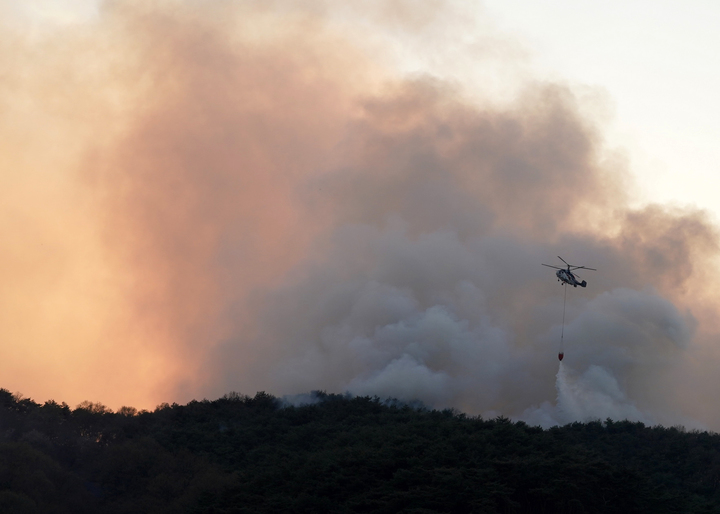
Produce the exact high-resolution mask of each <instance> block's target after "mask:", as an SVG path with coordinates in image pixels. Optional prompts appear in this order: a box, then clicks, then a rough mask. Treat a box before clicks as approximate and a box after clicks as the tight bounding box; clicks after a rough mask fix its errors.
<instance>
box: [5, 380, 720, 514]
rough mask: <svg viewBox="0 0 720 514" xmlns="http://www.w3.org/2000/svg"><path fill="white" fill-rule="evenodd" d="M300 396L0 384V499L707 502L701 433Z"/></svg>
mask: <svg viewBox="0 0 720 514" xmlns="http://www.w3.org/2000/svg"><path fill="white" fill-rule="evenodd" d="M313 395H314V400H315V403H313V404H311V405H303V406H299V407H293V406H287V405H283V403H282V402H281V401H279V400H278V399H277V398H275V397H273V396H272V395H269V394H267V393H264V392H260V393H257V394H256V395H255V396H253V397H250V396H244V395H240V394H237V393H230V394H228V395H225V396H223V397H222V398H219V399H217V400H214V401H208V400H203V401H192V402H190V403H188V404H187V405H178V404H172V405H168V404H162V405H159V406H158V407H157V408H156V409H155V410H154V411H152V412H149V411H137V410H136V409H134V408H132V407H123V408H121V409H119V410H118V411H117V412H112V411H111V410H110V409H108V408H106V407H104V406H103V405H101V404H97V403H95V404H94V403H90V402H84V403H82V404H80V405H78V406H77V407H76V408H74V409H71V408H70V407H69V406H68V405H66V404H65V403H61V404H58V403H56V402H54V401H48V402H45V403H44V404H38V403H36V402H34V401H32V400H31V399H27V398H22V397H21V396H19V395H13V394H11V393H10V392H9V391H7V390H5V389H0V512H3V513H43V514H45V513H66V512H67V513H85V512H87V513H112V514H114V513H118V514H119V513H142V512H147V513H164V512H167V513H178V512H188V513H218V514H220V513H228V514H229V513H246V512H247V513H250V512H253V513H254V512H273V513H276V512H298V513H300V512H388V513H390V512H415V513H429V512H448V513H455V512H457V513H467V512H478V513H601V512H613V513H615V512H624V513H636V512H637V513H645V512H647V513H653V514H657V513H664V512H668V513H671V512H677V513H686V512H720V435H718V434H715V433H709V432H700V431H690V432H687V431H685V430H684V429H682V428H680V427H671V428H666V427H661V426H655V427H649V426H645V425H644V424H643V423H639V422H630V421H613V420H610V419H607V420H605V421H602V422H601V421H593V422H589V423H572V424H568V425H565V426H560V427H553V428H550V429H542V428H540V427H533V426H529V425H527V424H525V423H523V422H513V421H511V420H509V419H507V418H504V417H498V418H494V419H483V418H481V417H472V416H467V415H465V414H462V413H458V412H456V411H453V410H442V411H438V410H431V409H426V408H423V407H419V406H417V405H406V404H403V403H401V402H397V401H383V400H381V399H380V398H377V397H375V398H370V397H349V396H344V395H333V394H325V393H322V392H316V393H313Z"/></svg>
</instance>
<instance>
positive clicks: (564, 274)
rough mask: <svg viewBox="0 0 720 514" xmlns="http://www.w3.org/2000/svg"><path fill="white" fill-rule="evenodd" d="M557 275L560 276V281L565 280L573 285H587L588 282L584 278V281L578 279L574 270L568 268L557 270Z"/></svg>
mask: <svg viewBox="0 0 720 514" xmlns="http://www.w3.org/2000/svg"><path fill="white" fill-rule="evenodd" d="M555 276H556V277H557V278H558V281H560V282H564V283H565V284H569V285H571V286H573V287H577V286H580V287H586V286H587V282H585V281H584V280H583V281H582V282H580V281H578V279H577V278H576V277H575V275H574V274H573V272H572V271H570V270H566V269H559V270H557V271H556V272H555Z"/></svg>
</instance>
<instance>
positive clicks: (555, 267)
mask: <svg viewBox="0 0 720 514" xmlns="http://www.w3.org/2000/svg"><path fill="white" fill-rule="evenodd" d="M543 266H547V267H548V268H554V269H565V268H558V267H557V266H550V265H549V264H543Z"/></svg>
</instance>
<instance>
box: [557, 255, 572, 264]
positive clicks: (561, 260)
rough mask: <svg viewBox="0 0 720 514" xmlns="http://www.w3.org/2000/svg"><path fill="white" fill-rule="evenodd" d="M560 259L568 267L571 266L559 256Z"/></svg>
mask: <svg viewBox="0 0 720 514" xmlns="http://www.w3.org/2000/svg"><path fill="white" fill-rule="evenodd" d="M558 259H560V260H561V261H563V262H564V263H565V264H567V265H568V266H570V264H568V261H566V260H565V259H563V258H562V257H560V256H559V255H558Z"/></svg>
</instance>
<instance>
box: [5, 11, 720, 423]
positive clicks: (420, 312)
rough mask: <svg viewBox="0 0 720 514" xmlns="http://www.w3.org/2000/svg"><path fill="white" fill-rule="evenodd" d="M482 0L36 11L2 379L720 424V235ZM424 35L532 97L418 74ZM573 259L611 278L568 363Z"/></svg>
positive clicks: (8, 53) (579, 314)
mask: <svg viewBox="0 0 720 514" xmlns="http://www.w3.org/2000/svg"><path fill="white" fill-rule="evenodd" d="M0 5H1V6H2V7H0V10H1V11H2V12H6V13H11V11H12V3H11V2H7V1H6V2H3V3H0ZM343 9H344V10H343ZM458 9H459V7H457V6H456V5H454V4H452V3H449V2H447V3H446V2H432V3H428V4H427V5H426V6H425V7H423V8H422V9H419V8H418V6H417V4H416V3H412V4H410V3H409V2H404V1H393V2H378V3H374V2H368V3H367V4H365V3H364V4H363V7H362V8H360V7H353V8H349V7H346V8H342V9H341V8H339V7H336V6H335V4H333V3H326V2H321V1H318V2H303V7H299V5H298V4H297V3H292V2H281V1H278V2H239V1H237V2H236V1H227V2H202V1H193V0H184V1H180V0H177V1H173V0H167V1H155V2H136V1H132V0H114V1H106V2H101V3H100V4H99V8H98V11H97V13H96V15H95V16H94V17H92V18H91V19H89V20H85V21H82V22H74V24H71V25H63V24H59V23H55V22H52V23H51V22H44V23H45V25H41V26H40V27H38V26H34V25H32V24H23V23H21V22H20V21H17V22H16V23H15V24H14V25H9V26H10V27H11V28H12V30H7V31H5V33H4V34H3V35H2V36H1V37H0V39H1V41H0V52H2V54H3V63H4V64H3V69H2V75H1V76H2V77H3V78H2V82H0V105H2V108H3V110H4V111H5V116H3V118H2V119H1V120H0V133H1V134H2V136H3V137H2V139H0V141H1V142H0V145H1V146H2V152H0V160H1V162H2V163H3V168H2V169H3V170H4V171H3V178H4V181H5V183H6V184H7V186H6V187H5V188H4V190H3V191H2V192H0V199H1V200H0V201H1V202H2V206H3V209H4V212H5V213H6V215H5V216H4V217H3V221H2V222H0V230H1V231H2V234H3V238H2V245H3V252H2V257H0V259H2V264H3V266H2V267H1V268H0V269H2V270H3V271H2V279H3V283H4V284H5V287H4V288H3V291H2V293H0V300H1V301H2V303H3V306H4V309H3V314H2V316H3V318H2V320H3V322H2V324H0V337H2V340H3V352H4V353H5V355H4V358H3V359H2V364H0V370H1V371H2V372H3V376H4V377H5V379H4V380H6V381H7V383H5V384H3V386H4V387H11V388H14V389H17V390H21V391H23V392H24V393H25V394H28V395H32V396H35V397H38V398H39V399H46V398H48V397H51V396H53V395H57V397H58V400H69V401H81V400H85V399H89V400H93V401H98V400H100V401H104V402H106V403H110V404H112V405H115V404H117V405H120V404H130V403H134V404H136V405H138V406H140V407H143V406H144V407H152V405H154V403H158V402H161V401H187V400H189V399H191V398H194V397H202V396H207V397H216V396H220V395H222V394H224V393H226V392H228V391H230V390H237V391H241V392H244V393H253V392H254V391H257V390H266V391H268V392H271V393H274V394H278V395H283V394H290V395H292V394H301V393H305V392H308V391H310V390H327V391H328V392H346V391H347V392H350V393H352V394H361V395H378V396H381V397H387V396H393V397H397V398H400V399H405V400H415V399H417V400H421V401H423V402H425V403H426V404H428V405H431V406H434V407H454V408H458V409H461V410H463V411H466V412H470V413H473V414H483V415H493V414H500V413H501V414H504V415H507V416H514V417H518V418H523V419H527V420H529V421H531V422H536V423H540V424H544V425H548V424H554V423H565V422H568V421H572V420H576V419H579V420H584V419H595V418H604V417H614V418H624V417H627V418H630V419H639V420H643V421H646V422H649V423H670V424H674V423H688V424H694V425H695V426H709V427H720V409H717V408H716V407H714V403H713V401H712V400H713V397H714V390H715V386H717V385H718V384H717V380H718V379H717V378H716V377H715V374H714V373H712V369H713V367H714V364H715V363H717V362H718V357H719V356H718V355H717V354H716V353H715V352H714V349H713V346H712V342H713V341H714V339H715V338H716V334H717V333H718V327H717V326H716V325H715V322H714V318H713V312H714V309H715V307H716V306H717V304H718V299H717V298H716V296H715V293H714V290H715V289H716V288H715V287H714V285H715V284H716V281H715V279H714V277H713V276H712V274H711V270H712V264H713V262H714V261H715V259H716V256H717V229H716V227H715V226H714V225H713V223H712V222H711V221H710V220H709V218H708V216H707V215H706V214H705V213H703V212H701V211H697V210H693V209H680V208H678V207H671V206H663V205H650V206H645V207H641V208H631V205H633V203H632V202H633V196H632V191H633V187H634V186H633V184H632V179H631V174H630V169H629V165H628V163H627V162H626V159H625V158H624V157H623V154H622V152H621V151H619V150H616V149H612V148H608V147H607V146H606V145H605V143H604V140H603V136H602V131H603V126H602V123H601V122H600V121H598V120H596V119H595V118H594V117H593V115H592V114H591V112H592V109H591V108H589V107H588V106H587V105H586V104H585V103H584V102H585V101H586V100H585V99H584V98H585V97H584V96H583V95H580V94H579V93H577V92H576V91H575V90H574V89H573V87H572V86H570V85H566V84H558V83H546V82H538V81H534V80H532V79H531V78H528V77H525V76H523V74H522V73H519V72H516V71H513V70H516V68H521V67H522V56H518V54H517V52H516V49H517V48H518V45H517V44H515V43H513V42H509V40H508V39H507V38H504V37H502V36H501V35H497V34H495V33H493V32H492V30H491V28H489V25H488V22H487V20H484V18H483V17H482V14H479V15H477V16H476V18H473V19H474V20H475V21H474V22H473V23H471V22H470V21H468V18H467V17H465V16H464V15H460V14H461V13H460V11H459V10H458ZM13 16H16V15H14V14H13ZM18 19H19V18H18ZM6 23H7V22H6ZM456 33H461V34H463V37H465V36H466V35H467V34H475V36H474V37H475V39H473V40H472V42H471V43H469V44H466V45H465V46H462V44H461V42H462V41H463V39H462V38H461V37H460V36H457V37H454V36H453V34H456ZM430 36H432V37H430ZM426 40H427V41H431V42H433V43H437V44H438V45H442V44H447V46H448V48H452V49H453V51H458V52H467V54H468V55H475V56H478V60H477V62H478V63H479V66H480V67H482V66H485V67H486V69H488V70H489V71H488V74H489V75H490V74H491V72H492V76H493V77H495V78H496V79H498V77H501V78H503V79H505V80H507V81H508V88H507V89H508V91H512V94H508V95H506V96H505V97H503V98H502V99H500V98H498V99H497V100H495V99H494V98H495V97H493V95H492V94H491V93H492V91H493V88H492V87H488V88H486V89H484V90H483V94H480V93H477V92H473V91H472V89H471V87H470V86H469V85H468V84H467V83H465V82H463V81H453V80H450V79H448V77H447V73H439V72H438V73H436V74H434V73H433V70H432V67H430V68H428V69H425V70H424V71H422V70H421V71H422V72H414V73H406V72H404V71H401V70H402V68H403V67H404V66H405V67H407V63H408V62H409V61H408V56H407V52H410V51H416V50H417V49H418V48H420V49H421V50H422V45H421V42H422V41H426ZM398 41H404V42H409V43H408V45H409V47H411V48H410V50H408V48H407V47H402V48H401V46H402V45H398ZM410 43H412V44H410ZM413 45H414V46H413ZM413 49H414V50H413ZM431 57H432V59H428V60H426V61H422V59H420V61H422V62H425V63H427V62H430V61H433V59H434V61H437V60H439V59H438V55H437V53H435V54H432V55H431ZM464 58H466V57H464ZM420 61H418V62H420ZM434 61H433V62H434ZM505 61H509V62H505ZM403 63H404V64H403ZM498 63H503V64H498ZM477 87H478V91H479V90H481V89H482V85H478V86H477ZM476 93H477V94H476ZM508 97H510V99H508ZM557 255H561V256H562V257H563V258H565V259H566V260H568V261H569V262H571V263H573V264H579V265H586V266H590V267H593V268H597V269H598V271H597V272H586V273H584V274H583V278H584V279H586V280H587V282H588V287H587V288H586V289H580V288H577V289H576V288H573V289H571V290H569V291H568V295H567V296H568V298H567V306H566V309H567V313H566V322H567V323H566V327H565V360H564V361H563V366H561V368H560V371H559V372H558V370H557V360H556V359H557V347H558V346H557V345H558V344H559V338H560V337H559V336H560V331H561V319H562V311H563V289H562V288H561V287H560V286H559V285H558V284H557V282H556V281H555V278H554V275H553V274H552V271H551V270H548V269H547V268H543V267H541V266H540V263H542V262H545V263H548V264H557V263H558V262H559V261H558V260H557V258H556V256H557Z"/></svg>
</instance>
